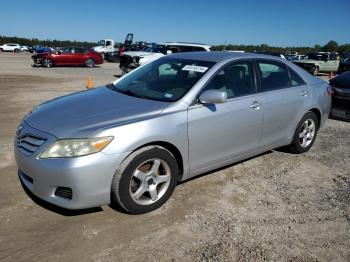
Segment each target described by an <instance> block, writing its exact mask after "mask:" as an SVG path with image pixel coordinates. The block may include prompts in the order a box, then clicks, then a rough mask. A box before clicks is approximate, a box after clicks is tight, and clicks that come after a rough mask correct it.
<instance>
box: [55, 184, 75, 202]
mask: <svg viewBox="0 0 350 262" xmlns="http://www.w3.org/2000/svg"><path fill="white" fill-rule="evenodd" d="M55 196H59V197H62V198H64V199H69V200H71V199H72V197H73V193H72V189H71V188H69V187H57V188H56V190H55Z"/></svg>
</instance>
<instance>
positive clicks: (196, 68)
mask: <svg viewBox="0 0 350 262" xmlns="http://www.w3.org/2000/svg"><path fill="white" fill-rule="evenodd" d="M181 70H184V71H193V72H198V73H204V72H205V71H207V70H208V67H205V66H195V65H185V66H184V67H183V68H182V69H181Z"/></svg>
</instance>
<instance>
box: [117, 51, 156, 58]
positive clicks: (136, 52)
mask: <svg viewBox="0 0 350 262" xmlns="http://www.w3.org/2000/svg"><path fill="white" fill-rule="evenodd" d="M152 54H153V53H151V52H143V51H129V52H124V53H123V55H128V56H131V57H134V56H149V55H152Z"/></svg>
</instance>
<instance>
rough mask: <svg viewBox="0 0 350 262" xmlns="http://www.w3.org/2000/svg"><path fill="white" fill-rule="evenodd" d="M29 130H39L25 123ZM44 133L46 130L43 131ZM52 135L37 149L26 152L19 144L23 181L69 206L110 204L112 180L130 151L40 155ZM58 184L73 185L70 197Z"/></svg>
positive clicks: (39, 193) (44, 196) (49, 199)
mask: <svg viewBox="0 0 350 262" xmlns="http://www.w3.org/2000/svg"><path fill="white" fill-rule="evenodd" d="M23 125H24V126H25V127H24V128H23V129H25V132H31V133H33V132H36V131H38V130H35V129H33V128H31V127H29V126H28V125H26V124H23ZM41 136H42V134H41ZM52 141H53V139H52V138H48V141H47V142H46V143H45V144H44V145H42V146H41V148H39V149H38V150H37V151H36V152H35V153H33V154H31V155H25V154H23V152H22V151H21V149H19V148H18V146H17V144H15V148H14V152H15V159H16V162H17V165H18V169H19V172H18V175H19V178H20V180H21V182H22V184H23V185H24V186H25V187H26V188H27V189H28V190H30V191H31V192H32V193H33V194H34V195H35V196H37V197H39V198H41V199H43V200H45V201H47V202H49V203H52V204H54V205H57V206H60V207H63V208H67V209H83V208H91V207H97V206H101V205H106V204H109V203H110V201H111V199H110V195H111V194H110V192H111V183H112V179H113V176H114V173H115V172H116V170H117V169H118V167H119V164H120V163H121V162H122V161H123V160H124V158H125V157H126V156H127V153H124V154H116V155H110V154H106V153H103V152H99V153H96V154H91V155H88V156H83V157H76V158H57V159H40V158H39V155H40V154H41V153H42V152H43V151H44V150H45V149H46V148H47V146H49V144H51V143H52ZM58 188H69V189H71V192H72V195H71V198H70V199H67V198H64V197H62V196H59V195H57V194H55V192H56V190H57V189H58Z"/></svg>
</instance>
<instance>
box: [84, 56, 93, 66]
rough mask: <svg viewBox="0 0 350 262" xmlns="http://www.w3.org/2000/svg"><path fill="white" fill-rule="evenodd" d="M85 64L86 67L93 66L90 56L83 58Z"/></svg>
mask: <svg viewBox="0 0 350 262" xmlns="http://www.w3.org/2000/svg"><path fill="white" fill-rule="evenodd" d="M85 66H86V67H88V68H93V67H94V66H95V61H94V60H93V59H91V58H89V59H86V60H85Z"/></svg>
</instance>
